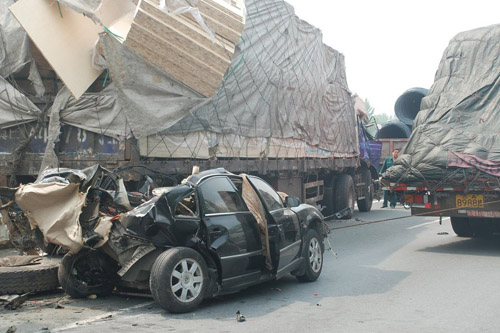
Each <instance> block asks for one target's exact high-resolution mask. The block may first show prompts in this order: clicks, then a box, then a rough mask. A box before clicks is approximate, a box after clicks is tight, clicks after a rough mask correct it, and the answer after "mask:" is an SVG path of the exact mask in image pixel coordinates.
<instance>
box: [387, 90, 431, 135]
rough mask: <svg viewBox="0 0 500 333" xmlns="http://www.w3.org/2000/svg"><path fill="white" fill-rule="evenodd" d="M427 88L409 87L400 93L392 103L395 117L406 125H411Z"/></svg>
mask: <svg viewBox="0 0 500 333" xmlns="http://www.w3.org/2000/svg"><path fill="white" fill-rule="evenodd" d="M428 91H429V90H428V89H425V88H411V89H408V90H407V91H405V92H404V93H402V94H401V96H399V97H398V99H397V100H396V104H395V105H394V112H395V113H396V117H398V119H399V120H401V121H402V122H403V123H404V124H406V125H408V126H410V127H411V126H413V119H415V117H416V116H417V113H418V111H420V102H421V101H422V98H424V97H425V96H426V95H427V92H428Z"/></svg>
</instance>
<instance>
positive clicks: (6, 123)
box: [0, 77, 40, 129]
mask: <svg viewBox="0 0 500 333" xmlns="http://www.w3.org/2000/svg"><path fill="white" fill-rule="evenodd" d="M39 113H40V110H39V109H38V108H37V107H36V106H35V104H33V103H32V102H31V101H30V100H29V99H28V98H27V97H26V96H25V95H24V94H23V93H21V92H20V91H18V90H17V89H16V88H14V87H13V86H12V85H11V84H10V83H9V82H8V81H7V80H5V79H4V78H2V77H0V129H4V128H8V127H12V126H16V125H20V124H23V123H28V122H32V121H35V120H36V119H37V118H38V114H39Z"/></svg>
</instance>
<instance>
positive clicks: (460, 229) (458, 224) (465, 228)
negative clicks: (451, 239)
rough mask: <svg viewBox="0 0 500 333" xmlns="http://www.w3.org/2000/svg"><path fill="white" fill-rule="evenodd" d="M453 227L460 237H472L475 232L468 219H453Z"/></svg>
mask: <svg viewBox="0 0 500 333" xmlns="http://www.w3.org/2000/svg"><path fill="white" fill-rule="evenodd" d="M450 220H451V227H452V229H453V231H454V232H455V233H456V234H457V236H458V237H472V236H473V230H472V228H471V226H470V224H469V219H468V218H466V217H453V216H452V217H451V218H450Z"/></svg>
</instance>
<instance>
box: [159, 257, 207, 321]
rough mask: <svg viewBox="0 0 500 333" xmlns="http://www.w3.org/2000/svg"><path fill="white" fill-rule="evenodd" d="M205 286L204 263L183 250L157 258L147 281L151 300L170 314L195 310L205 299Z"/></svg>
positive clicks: (201, 259)
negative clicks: (151, 296)
mask: <svg viewBox="0 0 500 333" xmlns="http://www.w3.org/2000/svg"><path fill="white" fill-rule="evenodd" d="M208 284H209V277H208V268H207V264H206V263H205V260H204V259H203V257H202V256H201V255H200V254H199V253H198V252H196V251H195V250H193V249H190V248H187V247H176V248H173V249H169V250H167V251H165V252H163V253H162V254H160V255H159V256H158V258H156V260H155V262H154V264H153V267H152V268H151V275H150V278H149V288H150V289H151V294H152V295H153V298H154V300H155V301H156V302H157V303H158V304H159V305H160V306H161V307H162V308H164V309H166V310H167V311H168V312H173V313H184V312H189V311H193V310H194V309H196V308H197V307H198V305H200V303H201V301H203V298H204V297H205V294H206V290H207V287H208Z"/></svg>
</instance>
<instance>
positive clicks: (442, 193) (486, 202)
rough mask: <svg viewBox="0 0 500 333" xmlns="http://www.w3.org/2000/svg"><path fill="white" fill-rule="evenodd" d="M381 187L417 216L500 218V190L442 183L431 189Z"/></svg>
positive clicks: (400, 186) (402, 186) (403, 186)
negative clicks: (396, 196)
mask: <svg viewBox="0 0 500 333" xmlns="http://www.w3.org/2000/svg"><path fill="white" fill-rule="evenodd" d="M383 189H384V190H389V191H392V192H395V193H396V194H397V195H398V196H399V197H400V198H401V200H402V201H403V202H404V204H405V205H408V206H410V207H411V214H412V215H416V216H426V215H429V216H451V217H481V218H500V192H498V191H494V190H484V189H483V190H482V191H467V192H466V191H465V189H463V188H458V187H441V188H436V189H434V190H433V191H432V192H431V191H430V190H429V189H428V188H427V187H420V186H406V185H404V184H397V185H396V184H390V185H389V186H385V187H384V188H383Z"/></svg>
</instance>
